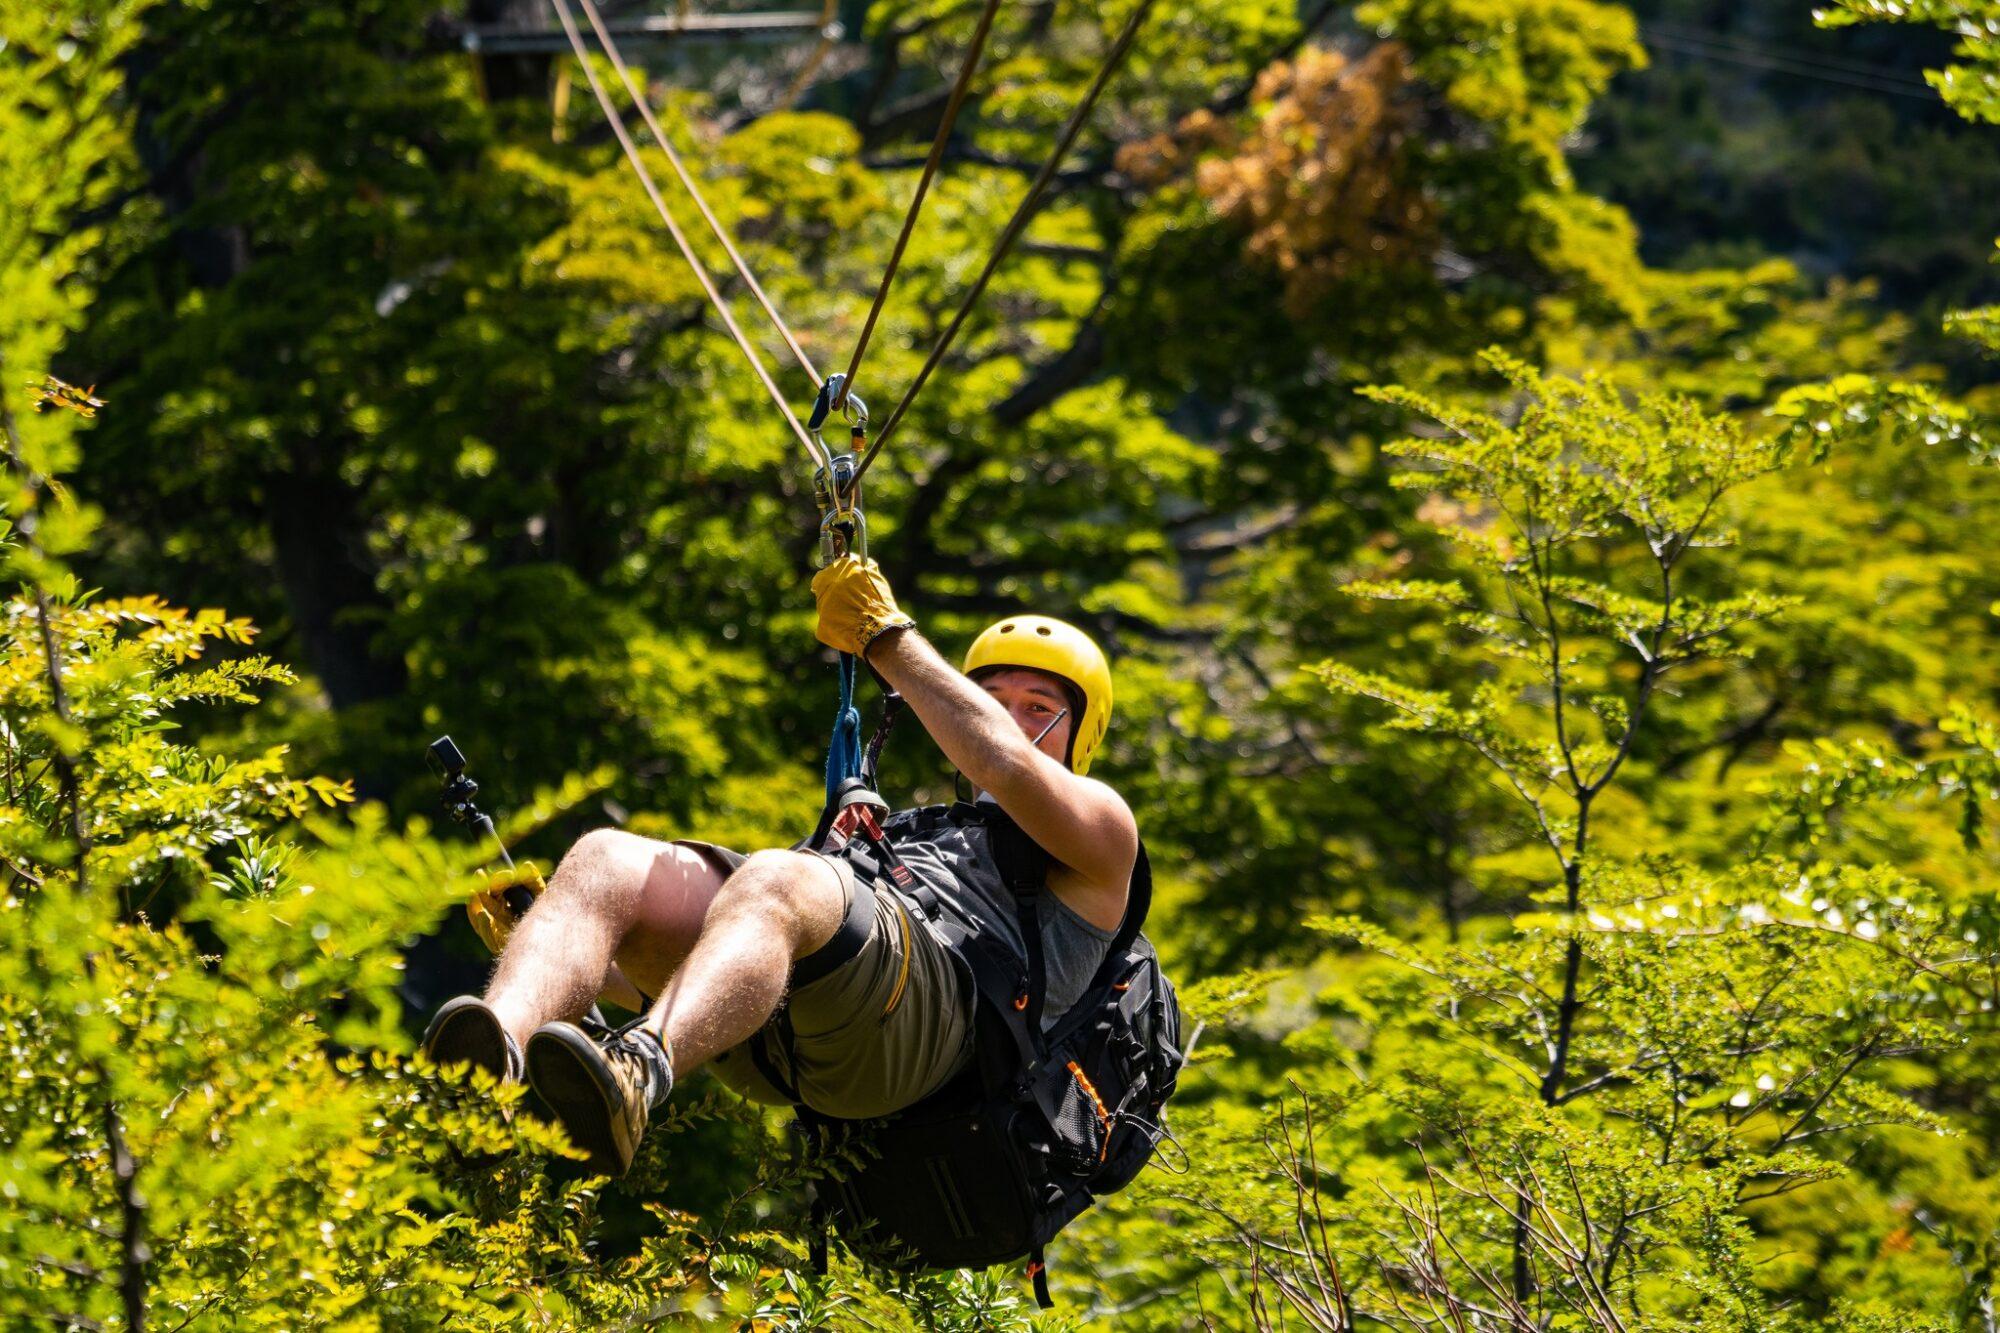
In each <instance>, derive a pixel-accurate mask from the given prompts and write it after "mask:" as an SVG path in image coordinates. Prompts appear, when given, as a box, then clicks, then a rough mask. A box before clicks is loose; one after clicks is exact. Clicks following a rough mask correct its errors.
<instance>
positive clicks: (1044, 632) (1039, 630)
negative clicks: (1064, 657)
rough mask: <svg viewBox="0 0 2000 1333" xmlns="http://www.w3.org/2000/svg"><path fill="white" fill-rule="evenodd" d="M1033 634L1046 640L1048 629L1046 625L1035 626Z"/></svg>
mask: <svg viewBox="0 0 2000 1333" xmlns="http://www.w3.org/2000/svg"><path fill="white" fill-rule="evenodd" d="M1035 633H1037V634H1039V635H1041V636H1042V637H1043V638H1045V639H1046V638H1048V637H1049V627H1048V626H1047V625H1037V626H1035Z"/></svg>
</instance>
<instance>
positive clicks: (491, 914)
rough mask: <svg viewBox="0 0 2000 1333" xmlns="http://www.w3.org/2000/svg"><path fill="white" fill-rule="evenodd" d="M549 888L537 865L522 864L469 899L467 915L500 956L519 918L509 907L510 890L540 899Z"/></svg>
mask: <svg viewBox="0 0 2000 1333" xmlns="http://www.w3.org/2000/svg"><path fill="white" fill-rule="evenodd" d="M548 887H549V886H548V885H547V883H545V882H544V881H543V879H542V872H541V871H539V870H537V869H535V866H534V863H533V862H532V861H523V862H522V863H521V864H520V865H518V866H516V867H514V869H512V870H503V871H501V872H500V873H499V874H497V875H494V876H493V877H492V878H491V879H489V880H487V881H486V887H484V888H482V889H480V890H479V891H478V892H477V893H474V894H473V895H472V897H471V898H470V899H469V900H467V902H466V904H465V914H466V916H468V917H470V918H471V919H472V928H473V929H474V930H476V931H478V932H479V938H480V939H482V940H485V941H486V947H487V948H489V949H491V950H492V951H493V952H494V953H495V954H496V955H497V954H498V953H499V952H500V951H501V950H502V949H504V948H506V947H507V937H508V936H509V935H511V934H513V932H514V923H515V922H516V921H518V920H519V919H520V918H519V917H516V916H515V915H514V909H513V908H511V907H509V906H507V898H506V893H507V890H509V889H512V888H523V889H526V890H527V891H528V892H529V893H531V894H533V895H534V896H535V897H537V898H539V897H541V896H542V893H543V892H544V891H545V890H546V889H547V888H548Z"/></svg>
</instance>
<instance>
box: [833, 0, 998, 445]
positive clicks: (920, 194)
mask: <svg viewBox="0 0 2000 1333" xmlns="http://www.w3.org/2000/svg"><path fill="white" fill-rule="evenodd" d="M999 12H1000V0H986V8H985V9H984V10H982V11H980V15H979V26H978V27H977V28H976V29H974V30H973V34H972V44H971V46H970V47H969V48H968V49H967V51H966V53H965V64H964V66H963V67H962V68H960V70H959V71H958V81H957V82H956V83H954V84H953V85H952V88H951V98H950V100H949V101H948V102H946V104H945V109H944V119H943V120H942V121H940V122H939V123H938V129H937V137H936V138H935V139H933V140H932V141H931V154H930V157H929V158H928V159H927V160H926V161H925V162H924V171H923V175H921V176H919V177H918V178H917V193H916V195H915V197H913V198H912V199H911V200H910V207H909V211H908V212H906V213H904V214H903V230H902V231H901V233H899V234H898V235H897V237H896V248H895V249H894V250H892V251H890V252H889V266H888V267H887V268H885V269H883V270H882V283H881V285H880V286H879V287H877V288H876V289H875V301H874V303H873V304H872V305H870V306H869V307H868V318H867V320H866V322H864V323H863V324H862V326H861V337H860V338H859V339H858V340H856V342H855V344H854V355H853V357H852V358H851V359H849V361H848V363H847V377H846V378H845V379H844V380H843V381H842V382H841V387H840V396H839V398H838V400H837V401H836V402H835V404H834V406H836V407H838V406H840V405H841V404H843V403H845V402H846V401H847V395H848V393H849V392H850V391H852V390H853V388H854V377H855V376H856V375H858V374H859V373H860V372H861V357H862V355H863V354H864V353H866V352H867V350H868V340H869V338H870V337H871V336H872V335H873V334H874V332H875V321H876V319H877V318H878V317H879V316H880V315H881V313H882V307H883V305H884V304H885V303H886V302H887V301H888V299H889V285H890V284H891V283H893V282H894V281H895V280H896V269H897V268H898V267H899V266H900V265H901V264H902V262H903V251H904V249H905V248H906V247H907V246H908V245H909V243H910V233H911V232H913V231H915V230H916V226H917V215H918V214H919V213H921V212H922V211H923V207H924V196H925V195H927V194H929V193H930V188H931V181H932V179H933V178H934V177H936V175H937V169H938V164H939V163H940V162H942V161H943V160H944V146H945V144H946V143H947V142H948V141H949V140H950V139H951V130H952V126H953V125H954V124H956V123H957V121H958V109H959V107H960V106H962V105H963V104H964V102H965V94H966V91H967V90H968V89H969V88H971V87H972V75H973V72H974V71H975V70H977V69H978V68H979V57H980V53H981V52H983V51H984V50H985V49H986V35H987V34H988V33H989V32H991V31H992V30H993V18H994V16H995V15H996V14H998V13H999Z"/></svg>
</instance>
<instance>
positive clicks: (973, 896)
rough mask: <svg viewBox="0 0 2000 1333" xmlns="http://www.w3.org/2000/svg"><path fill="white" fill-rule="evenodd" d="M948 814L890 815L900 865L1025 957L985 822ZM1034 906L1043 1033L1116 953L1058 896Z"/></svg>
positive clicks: (1106, 936)
mask: <svg viewBox="0 0 2000 1333" xmlns="http://www.w3.org/2000/svg"><path fill="white" fill-rule="evenodd" d="M944 813H945V810H944V808H943V807H939V806H931V807H927V808H926V809H922V810H905V811H903V812H901V813H899V814H895V815H892V816H890V818H889V819H888V821H887V822H886V823H885V824H884V825H883V827H882V831H883V832H884V833H885V834H886V835H887V836H888V839H889V842H890V843H891V844H892V845H893V846H894V847H895V849H896V855H897V856H899V857H901V858H902V860H903V864H904V865H906V866H908V867H909V868H910V872H911V873H912V874H914V875H916V876H917V877H918V878H920V879H922V880H923V881H924V883H926V884H928V885H929V886H930V887H931V890H932V892H934V893H936V894H937V895H938V898H939V899H940V901H941V902H942V904H943V906H944V908H945V910H947V911H950V912H952V913H954V914H955V915H958V916H960V917H970V918H973V919H976V920H977V921H978V923H979V927H980V929H981V930H986V931H993V932H996V933H998V934H1000V935H1001V936H1002V937H1004V938H1005V940H1006V942H1007V945H1008V947H1009V948H1010V949H1013V950H1014V951H1015V952H1016V953H1018V954H1023V955H1025V953H1026V952H1027V950H1026V949H1025V948H1024V947H1023V944H1022V940H1021V928H1020V921H1019V918H1018V917H1017V916H1016V914H1015V911H1014V895H1013V893H1012V891H1010V890H1009V889H1008V888H1007V885H1006V883H1005V881H1003V880H1002V879H1001V878H1000V867H999V866H998V865H997V864H996V863H995V862H994V859H993V852H992V849H991V846H990V845H989V841H988V833H987V829H986V827H985V825H983V824H981V823H979V822H978V821H977V820H970V819H966V820H952V819H948V818H943V817H941V816H943V815H944ZM1036 907H1037V910H1036V913H1035V915H1036V919H1037V921H1038V923H1039V924H1040V926H1041V931H1042V966H1043V969H1044V971H1045V973H1046V975H1047V978H1048V993H1047V995H1046V997H1045V998H1044V1000H1043V1002H1042V1027H1043V1028H1044V1029H1045V1030H1046V1029H1047V1028H1049V1027H1051V1026H1053V1025H1054V1023H1055V1022H1056V1020H1057V1019H1059V1018H1061V1017H1062V1016H1063V1014H1065V1013H1067V1012H1068V1011H1069V1008H1070V1006H1071V1005H1074V1004H1075V1003H1076V1002H1077V1001H1078V1000H1079V999H1081V998H1082V997H1083V992H1084V988H1085V987H1087V986H1089V985H1090V979H1091V978H1092V977H1094V976H1096V975H1097V969H1098V966H1099V964H1101V963H1103V961H1104V956H1105V955H1106V954H1107V953H1109V952H1110V950H1111V940H1112V937H1113V935H1114V933H1115V932H1113V931H1109V930H1100V929H1098V928H1097V927H1096V926H1093V925H1091V924H1090V923H1089V922H1088V921H1085V920H1084V919H1083V918H1082V917H1081V916H1078V915H1077V914H1076V912H1075V910H1073V909H1072V908H1071V907H1070V906H1069V904H1067V903H1065V902H1064V901H1063V900H1062V899H1060V898H1058V897H1056V895H1055V894H1053V893H1044V894H1043V895H1042V896H1041V898H1040V899H1039V900H1038V902H1037V904H1036Z"/></svg>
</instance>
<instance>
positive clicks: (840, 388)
mask: <svg viewBox="0 0 2000 1333" xmlns="http://www.w3.org/2000/svg"><path fill="white" fill-rule="evenodd" d="M846 383H847V377H846V376H844V375H833V376H830V377H828V379H827V381H826V383H825V384H823V385H821V386H820V391H819V397H818V398H817V399H815V400H814V402H813V410H812V416H811V417H810V418H809V419H808V420H807V422H806V429H807V430H808V431H810V432H811V433H812V437H813V440H814V441H815V442H816V443H818V444H819V446H820V448H821V449H826V442H825V441H824V440H822V439H821V438H820V430H821V428H822V427H824V426H825V425H826V419H827V418H828V417H829V416H831V415H832V414H833V410H834V407H835V405H836V404H837V405H838V406H839V408H840V412H841V415H843V416H844V417H846V418H847V421H848V433H849V439H850V441H851V446H852V447H851V448H850V450H849V452H847V453H843V454H835V453H833V451H832V450H830V449H828V450H826V452H827V454H828V456H829V457H830V459H831V462H832V468H831V472H830V473H829V470H828V468H827V467H826V466H821V467H818V468H815V469H814V470H813V499H814V500H815V501H816V502H817V503H818V505H819V510H820V523H819V555H818V559H817V561H816V563H817V565H818V567H819V568H821V569H824V568H825V567H826V566H828V565H829V564H832V563H833V562H834V561H835V560H837V559H839V558H840V557H841V556H843V555H846V554H849V553H850V552H851V553H853V554H855V555H858V556H860V557H861V558H862V559H863V560H866V559H867V558H868V520H867V518H866V517H865V516H864V515H863V514H862V512H861V487H860V482H859V481H858V479H857V478H856V476H855V466H856V465H855V459H856V458H857V457H858V456H859V455H860V454H861V453H862V452H863V450H864V449H865V447H866V445H867V443H868V405H867V404H866V403H864V402H862V401H861V395H859V394H853V393H847V392H845V391H844V390H845V387H846Z"/></svg>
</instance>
